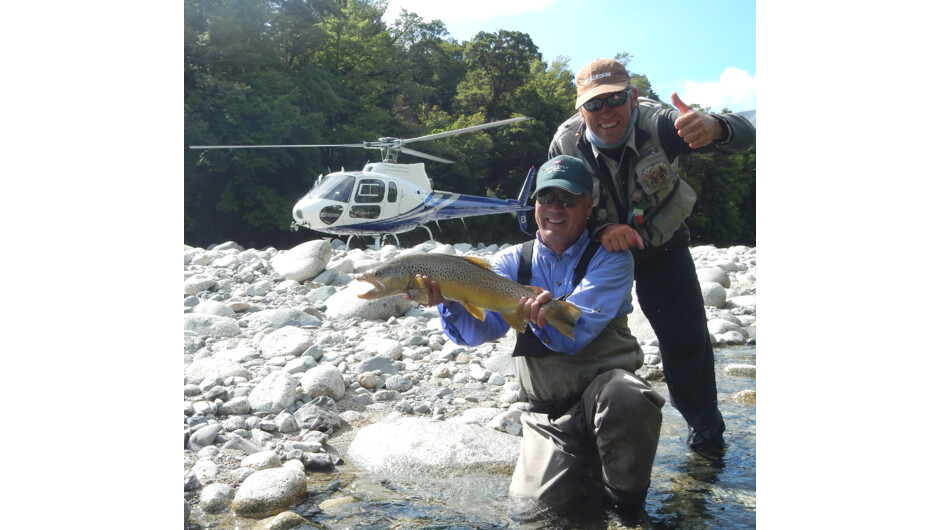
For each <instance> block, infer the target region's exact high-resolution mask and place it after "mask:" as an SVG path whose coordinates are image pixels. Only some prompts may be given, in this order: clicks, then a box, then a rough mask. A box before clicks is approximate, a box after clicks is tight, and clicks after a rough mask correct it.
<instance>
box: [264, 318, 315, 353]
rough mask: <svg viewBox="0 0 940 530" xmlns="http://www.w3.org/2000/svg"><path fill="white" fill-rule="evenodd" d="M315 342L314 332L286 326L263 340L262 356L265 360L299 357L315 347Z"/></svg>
mask: <svg viewBox="0 0 940 530" xmlns="http://www.w3.org/2000/svg"><path fill="white" fill-rule="evenodd" d="M311 318H312V317H311ZM315 341H316V335H315V333H314V332H313V330H309V329H301V328H299V327H297V326H284V327H281V328H278V329H276V330H274V331H272V332H271V333H268V334H267V335H265V336H264V338H263V339H261V344H260V349H261V356H262V357H264V358H265V359H270V358H272V357H278V356H288V355H293V356H298V355H300V354H302V353H303V352H305V351H307V348H309V347H310V346H313V343H314V342H315Z"/></svg>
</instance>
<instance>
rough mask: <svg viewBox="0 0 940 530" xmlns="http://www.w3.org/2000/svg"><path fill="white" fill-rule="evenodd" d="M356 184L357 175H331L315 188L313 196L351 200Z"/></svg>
mask: <svg viewBox="0 0 940 530" xmlns="http://www.w3.org/2000/svg"><path fill="white" fill-rule="evenodd" d="M355 184H356V177H353V176H351V175H331V176H329V177H328V178H327V179H326V180H325V181H323V183H321V184H320V185H319V186H318V187H317V188H316V189H314V190H313V198H314V199H330V200H333V201H337V202H349V196H350V195H352V190H353V186H354V185H355Z"/></svg>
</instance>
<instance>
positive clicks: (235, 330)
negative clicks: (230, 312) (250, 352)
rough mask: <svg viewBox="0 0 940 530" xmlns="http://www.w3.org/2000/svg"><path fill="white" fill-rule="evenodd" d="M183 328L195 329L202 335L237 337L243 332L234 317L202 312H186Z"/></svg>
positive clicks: (194, 330)
mask: <svg viewBox="0 0 940 530" xmlns="http://www.w3.org/2000/svg"><path fill="white" fill-rule="evenodd" d="M183 329H184V330H189V331H193V332H195V333H196V334H198V335H199V336H200V337H237V336H239V335H241V333H242V330H241V328H240V327H238V322H237V321H235V319H234V318H226V317H220V316H216V315H206V314H200V313H186V314H184V315H183Z"/></svg>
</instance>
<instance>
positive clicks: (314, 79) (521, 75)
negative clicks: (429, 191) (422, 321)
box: [183, 0, 756, 248]
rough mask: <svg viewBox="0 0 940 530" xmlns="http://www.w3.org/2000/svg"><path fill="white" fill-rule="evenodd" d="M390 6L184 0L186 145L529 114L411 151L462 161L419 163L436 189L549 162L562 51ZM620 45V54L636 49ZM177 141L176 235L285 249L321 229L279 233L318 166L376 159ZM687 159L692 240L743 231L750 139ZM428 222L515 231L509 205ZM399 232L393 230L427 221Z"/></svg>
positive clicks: (197, 241) (564, 64) (445, 227)
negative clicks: (451, 30)
mask: <svg viewBox="0 0 940 530" xmlns="http://www.w3.org/2000/svg"><path fill="white" fill-rule="evenodd" d="M386 4H387V2H384V1H382V0H184V34H183V38H184V78H183V81H184V87H183V89H184V109H183V110H184V128H185V130H184V140H185V145H186V146H189V145H251V144H256V145H260V144H285V145H286V144H345V143H361V142H363V141H370V140H375V139H377V138H378V137H380V136H396V137H401V138H412V137H417V136H423V135H426V134H432V133H435V132H441V131H448V130H454V129H458V128H461V127H467V126H470V125H477V124H480V123H486V122H489V121H495V120H500V119H505V118H510V117H514V116H529V117H531V118H533V119H532V120H528V121H525V122H520V123H515V124H512V125H510V126H505V127H498V128H494V129H488V130H486V131H480V132H475V133H468V134H462V135H457V136H451V137H446V138H442V139H439V140H435V141H432V142H428V143H426V144H421V150H422V151H425V152H428V153H432V154H437V155H439V156H444V157H446V158H450V159H452V160H455V161H456V162H457V163H456V164H435V163H433V162H431V163H429V165H428V173H429V175H430V176H431V177H432V179H433V181H434V184H435V188H436V189H441V190H453V191H460V192H465V193H472V194H476V195H483V194H485V193H487V191H490V192H494V193H496V194H497V195H498V196H501V197H515V196H517V195H518V193H519V188H520V187H521V185H522V182H523V180H524V178H525V175H526V173H527V171H528V169H529V167H531V166H538V165H539V164H541V163H542V162H543V161H544V160H545V156H546V151H547V146H548V142H549V140H550V139H551V136H552V134H553V133H554V131H555V128H556V127H557V125H558V124H559V123H560V122H562V121H563V120H565V119H566V118H568V117H569V116H571V114H573V113H574V112H575V109H574V108H573V102H574V99H575V87H574V75H573V74H572V73H571V66H570V65H569V64H568V59H567V58H565V57H560V58H558V59H556V60H554V61H552V62H551V63H546V62H545V61H543V59H542V54H541V53H540V52H539V50H538V48H537V47H536V46H535V44H534V43H533V42H532V39H531V38H530V37H529V35H527V34H525V33H521V32H518V31H510V30H503V29H500V30H497V31H494V32H480V33H478V34H477V35H476V36H474V38H473V39H471V40H469V41H466V42H457V41H456V40H454V39H453V38H449V37H448V32H447V28H446V27H445V26H444V24H443V23H442V22H441V21H440V20H431V21H425V20H423V19H422V18H421V17H419V16H418V15H416V14H414V13H410V12H408V11H406V10H402V11H401V12H400V13H399V14H398V16H397V18H396V19H395V21H394V22H393V23H391V24H388V25H386V24H385V23H384V22H383V21H382V18H383V15H384V13H385V9H386ZM617 58H618V59H620V60H621V61H623V62H624V64H628V63H629V61H630V59H631V58H632V56H630V54H618V56H617ZM578 67H579V66H576V67H575V68H578ZM631 78H632V80H633V84H634V85H635V86H637V88H638V89H639V91H640V94H641V95H644V96H647V97H652V98H655V99H659V97H658V96H657V95H656V93H655V92H653V90H652V87H651V86H650V84H649V80H648V79H647V78H646V76H644V75H642V74H637V73H632V72H631ZM184 149H186V153H185V158H184V162H185V167H184V215H185V219H184V234H183V235H184V241H185V242H186V243H187V244H190V245H195V246H207V245H210V244H213V243H222V242H224V241H237V242H239V243H241V244H243V245H246V246H251V247H257V248H263V247H266V246H274V247H277V248H286V247H289V246H293V245H295V244H298V243H300V242H303V241H306V240H309V239H310V238H311V237H317V234H314V233H312V232H310V231H308V230H305V229H304V230H301V231H300V232H296V233H292V232H290V231H289V230H288V228H289V226H290V223H291V220H292V219H291V207H292V206H293V204H294V202H296V200H297V199H298V198H299V197H300V196H302V195H303V194H304V193H305V192H306V191H307V190H309V188H310V187H311V186H312V184H313V183H314V182H315V180H316V178H317V176H318V175H320V174H323V173H326V172H328V171H335V170H339V169H341V168H346V169H358V168H360V167H361V166H362V165H363V164H364V163H365V162H367V161H369V160H373V161H374V160H377V159H378V157H379V156H380V155H378V152H377V151H366V150H363V149H352V148H342V147H333V148H322V149H294V148H284V149H245V150H218V149H211V150H190V149H188V148H185V147H184ZM404 156H407V155H403V157H404ZM402 161H403V162H408V161H411V160H407V161H406V160H404V159H403V160H402ZM682 163H683V169H684V174H685V175H686V176H687V178H688V179H689V180H690V182H692V183H693V186H694V187H695V188H696V190H697V191H698V192H699V200H698V203H697V205H696V208H695V211H694V212H693V215H692V217H690V219H689V224H690V227H691V228H692V232H693V236H694V237H696V238H698V239H697V241H699V242H714V243H719V244H732V243H747V244H753V240H754V234H755V226H754V225H755V222H754V202H755V180H756V179H755V171H754V168H755V165H756V155H755V154H754V152H753V150H752V151H751V152H749V153H743V154H741V155H736V156H733V157H722V156H713V155H696V156H689V157H685V159H684V160H683V162H682ZM508 223H512V224H511V225H509V224H508ZM507 226H513V227H514V228H513V229H512V230H508V229H507ZM533 226H534V225H533ZM432 229H433V230H434V232H435V234H434V235H435V238H436V239H439V240H442V241H449V242H457V241H472V242H485V243H503V242H516V241H522V240H523V239H525V238H526V236H524V235H523V234H522V233H521V232H520V231H519V230H518V229H515V221H510V219H509V216H508V215H494V216H486V217H478V218H469V219H465V220H452V221H443V222H441V223H440V230H438V229H437V227H432ZM399 237H400V238H401V239H402V241H403V243H404V242H406V241H408V238H409V237H412V238H416V239H417V241H420V240H423V238H425V237H427V234H426V233H425V232H424V231H417V232H414V233H412V234H407V235H401V236H399ZM417 241H416V242H417Z"/></svg>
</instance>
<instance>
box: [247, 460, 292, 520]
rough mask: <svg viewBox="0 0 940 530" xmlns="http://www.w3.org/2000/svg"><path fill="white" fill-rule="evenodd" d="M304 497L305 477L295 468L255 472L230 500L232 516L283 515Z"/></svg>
mask: <svg viewBox="0 0 940 530" xmlns="http://www.w3.org/2000/svg"><path fill="white" fill-rule="evenodd" d="M306 495H307V476H306V475H305V474H304V472H303V471H300V470H299V469H297V468H295V467H286V466H285V467H278V468H274V469H262V470H261V471H255V472H254V473H252V474H251V475H249V476H248V478H246V479H245V482H243V483H242V485H241V486H239V488H238V491H237V492H236V493H235V498H234V499H233V500H232V511H233V512H235V515H250V516H255V517H261V516H265V515H273V514H275V513H279V512H282V511H284V510H286V509H288V508H290V507H291V506H294V505H295V504H297V503H298V502H300V501H302V500H303V499H304V497H306Z"/></svg>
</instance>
